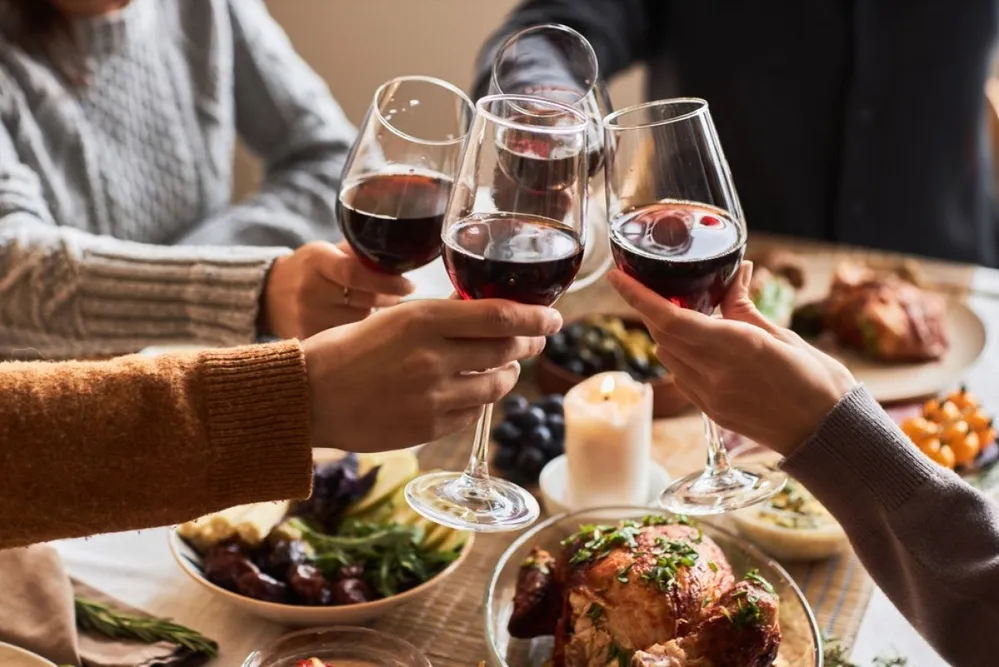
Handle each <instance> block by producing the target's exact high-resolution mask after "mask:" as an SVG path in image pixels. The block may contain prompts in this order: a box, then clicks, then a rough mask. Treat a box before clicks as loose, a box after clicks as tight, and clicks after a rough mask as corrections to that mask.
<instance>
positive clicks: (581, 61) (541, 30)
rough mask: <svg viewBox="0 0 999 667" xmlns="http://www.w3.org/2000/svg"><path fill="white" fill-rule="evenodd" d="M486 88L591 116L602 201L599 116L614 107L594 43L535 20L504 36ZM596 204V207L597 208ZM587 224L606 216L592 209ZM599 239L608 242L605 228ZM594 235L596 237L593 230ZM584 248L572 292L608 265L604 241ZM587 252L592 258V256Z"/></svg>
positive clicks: (593, 192) (595, 193)
mask: <svg viewBox="0 0 999 667" xmlns="http://www.w3.org/2000/svg"><path fill="white" fill-rule="evenodd" d="M489 92H490V93H492V94H506V95H531V96H534V97H541V98H544V99H549V100H554V101H556V102H562V103H563V104H568V105H569V106H572V107H575V108H576V109H578V110H579V111H582V112H583V113H584V114H586V116H587V117H588V118H589V120H590V135H589V151H590V156H589V164H588V168H589V177H590V180H589V196H590V202H591V204H595V205H599V206H602V205H603V198H604V195H603V189H604V170H603V168H602V167H603V165H604V155H603V147H604V140H603V124H602V121H603V118H604V116H606V115H607V114H609V113H610V112H611V111H612V106H611V100H610V94H609V93H608V92H607V84H606V83H605V82H604V80H603V78H602V77H601V76H600V66H599V63H598V62H597V54H596V52H595V51H594V50H593V46H592V45H591V44H590V42H589V41H587V39H586V38H585V37H583V35H581V34H580V33H579V32H577V31H575V30H573V29H572V28H570V27H568V26H565V25H560V24H557V23H546V24H541V25H534V26H530V27H527V28H524V29H522V30H519V31H517V32H515V33H513V34H512V35H510V36H509V37H507V39H506V40H504V41H503V43H502V44H500V46H499V48H498V49H497V50H496V53H495V55H494V56H493V65H492V73H491V77H490V81H489ZM599 206H598V207H599ZM593 213H594V215H593V218H592V219H591V220H590V221H589V222H590V224H591V225H593V226H597V227H602V225H603V224H605V222H606V217H605V216H604V215H602V212H600V211H594V212H593ZM593 231H597V232H599V233H600V234H599V238H595V239H594V240H599V241H600V242H602V243H605V241H606V234H605V233H604V232H603V229H596V230H593ZM594 237H597V235H596V234H594ZM600 250H601V251H602V252H598V249H597V248H596V246H595V245H594V244H592V243H591V244H590V245H589V246H588V247H587V249H586V256H585V257H584V265H583V269H582V271H581V272H580V275H579V277H578V279H577V280H576V282H575V283H574V285H573V291H575V290H577V289H583V288H584V287H587V286H589V285H591V284H593V283H594V282H596V281H597V280H599V279H600V278H601V277H602V276H603V274H604V273H606V272H607V269H608V268H610V265H611V256H610V253H609V252H607V251H606V246H604V245H602V246H601V248H600ZM591 251H592V252H593V257H592V258H591V256H590V255H591Z"/></svg>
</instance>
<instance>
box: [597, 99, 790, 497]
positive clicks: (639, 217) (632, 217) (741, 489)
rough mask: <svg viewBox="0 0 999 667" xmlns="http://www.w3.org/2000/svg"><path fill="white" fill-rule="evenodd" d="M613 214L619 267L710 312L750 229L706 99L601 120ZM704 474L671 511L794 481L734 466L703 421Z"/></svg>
mask: <svg viewBox="0 0 999 667" xmlns="http://www.w3.org/2000/svg"><path fill="white" fill-rule="evenodd" d="M604 141H605V153H606V155H607V190H606V192H607V211H608V214H609V217H610V221H611V222H610V238H611V251H612V253H613V255H614V261H615V263H616V264H617V266H618V268H619V269H621V270H622V271H624V272H625V273H627V274H628V275H630V276H631V277H632V278H635V279H636V280H638V281H639V282H641V283H642V284H643V285H645V286H646V287H648V288H649V289H651V290H653V291H654V292H656V293H657V294H659V295H660V296H663V297H665V298H666V299H669V300H670V301H672V302H673V303H674V304H676V305H678V306H680V307H682V308H689V309H691V310H696V311H698V312H701V313H704V314H705V315H710V314H711V313H712V312H713V311H714V309H715V307H716V306H717V305H718V304H719V303H720V302H721V300H722V298H723V297H724V296H725V292H726V291H727V289H728V286H729V283H730V282H731V280H732V278H733V277H734V276H735V274H736V273H737V271H738V269H739V265H740V263H741V262H742V257H743V254H744V252H745V248H746V236H747V234H746V226H745V222H744V219H743V215H742V209H741V207H740V205H739V200H738V197H737V195H736V192H735V186H734V184H733V182H732V176H731V174H730V173H729V169H728V164H727V163H726V161H725V158H724V156H723V154H722V150H721V143H720V142H719V141H718V135H717V133H716V132H715V127H714V123H713V122H712V120H711V115H710V113H709V112H708V105H707V103H706V102H705V101H704V100H698V99H675V100H665V101H659V102H649V103H647V104H642V105H639V106H635V107H631V108H628V109H622V110H621V111H618V112H615V113H612V114H610V115H609V116H607V118H606V119H604ZM704 432H705V437H706V439H707V441H708V457H707V466H706V468H705V469H704V470H703V471H701V472H698V473H694V474H692V475H688V476H686V477H683V478H682V479H679V480H677V481H676V482H674V483H673V484H672V485H671V486H669V487H668V488H667V489H666V490H665V491H664V492H663V494H662V496H661V499H660V500H661V502H662V505H663V507H665V508H666V509H668V510H670V511H673V512H677V513H683V514H694V515H697V514H717V513H721V512H727V511H729V510H734V509H738V508H740V507H745V506H747V505H752V504H754V503H758V502H760V501H762V500H765V499H766V498H769V497H770V496H772V495H774V494H775V493H777V492H778V491H780V489H781V488H783V486H784V484H785V483H786V481H787V477H786V476H785V475H784V473H782V472H779V471H777V470H775V469H772V468H769V467H766V466H763V465H745V466H741V467H734V466H733V465H732V464H731V463H730V462H729V460H728V454H727V453H726V451H725V445H724V443H723V442H722V439H721V435H720V433H719V430H718V426H717V425H716V424H715V423H714V422H713V421H711V420H710V419H709V418H708V417H707V416H705V417H704Z"/></svg>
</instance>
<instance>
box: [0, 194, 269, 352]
mask: <svg viewBox="0 0 999 667" xmlns="http://www.w3.org/2000/svg"><path fill="white" fill-rule="evenodd" d="M0 208H2V209H3V210H0V276H2V277H0V354H4V355H13V354H16V353H18V351H19V350H22V349H25V348H27V349H30V350H33V351H35V353H36V354H41V355H42V356H43V357H51V358H65V357H72V356H108V355H114V354H122V353H128V352H134V351H136V350H139V349H141V348H143V347H146V346H149V345H155V344H161V343H164V342H173V343H176V342H201V343H208V344H216V345H235V344H242V343H248V342H252V340H253V339H254V337H255V335H256V330H255V324H256V318H257V310H258V303H259V300H260V292H261V290H262V288H263V285H264V280H265V276H266V274H267V271H268V269H269V267H270V265H271V262H272V261H273V259H274V258H275V257H277V256H279V255H280V254H283V253H284V252H286V251H284V250H282V249H274V248H270V249H267V248H225V249H220V248H203V247H202V248H196V247H187V248H182V247H164V246H152V245H145V244H139V243H131V242H127V241H121V240H118V239H113V238H110V237H105V236H95V235H92V234H87V233H84V232H80V231H78V230H74V229H70V228H65V227H57V226H55V225H48V224H45V223H44V222H43V221H42V220H40V219H39V218H37V217H35V216H33V215H31V214H30V213H28V212H27V211H19V210H13V209H12V207H9V206H8V207H6V208H3V207H0Z"/></svg>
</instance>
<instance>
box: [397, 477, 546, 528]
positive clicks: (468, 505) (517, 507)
mask: <svg viewBox="0 0 999 667" xmlns="http://www.w3.org/2000/svg"><path fill="white" fill-rule="evenodd" d="M405 494H406V502H407V503H409V506H410V507H412V508H413V510H414V511H415V512H416V513H417V514H419V515H420V516H422V517H424V518H426V519H429V520H430V521H433V522H434V523H439V524H441V525H444V526H447V527H449V528H456V529H458V530H471V531H475V532H478V533H499V532H505V531H513V530H520V529H521V528H526V527H527V526H529V525H531V524H532V523H534V522H535V521H536V520H537V518H538V516H540V514H541V508H540V507H539V506H538V501H537V500H536V499H535V498H534V496H532V495H531V494H530V493H528V492H527V491H525V490H524V489H522V488H520V487H519V486H517V485H516V484H513V483H511V482H508V481H506V480H502V479H496V478H489V479H476V478H474V477H471V476H469V475H466V474H464V473H460V472H437V473H431V474H429V475H422V476H420V477H417V478H416V479H414V480H413V481H412V482H410V483H409V484H407V485H406V490H405Z"/></svg>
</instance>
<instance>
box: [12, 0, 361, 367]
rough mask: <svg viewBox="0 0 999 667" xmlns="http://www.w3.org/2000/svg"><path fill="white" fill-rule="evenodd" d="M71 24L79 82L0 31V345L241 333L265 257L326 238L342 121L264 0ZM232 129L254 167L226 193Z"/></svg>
mask: <svg viewBox="0 0 999 667" xmlns="http://www.w3.org/2000/svg"><path fill="white" fill-rule="evenodd" d="M7 27H8V29H9V28H11V26H10V25H8V26H7ZM73 28H74V30H75V31H76V33H77V34H76V37H77V39H78V41H79V45H80V48H81V49H82V53H83V54H84V55H85V57H86V59H87V60H86V64H87V69H88V71H89V73H90V77H89V81H88V82H87V84H86V85H84V86H76V87H74V86H72V85H70V84H67V83H66V82H65V81H64V80H63V79H61V78H60V76H59V75H58V74H57V73H56V70H55V68H53V67H52V66H51V65H50V64H49V63H47V62H45V61H42V60H40V59H37V58H34V57H32V56H31V55H29V54H27V53H25V52H24V51H22V50H21V49H19V48H17V47H15V46H14V45H13V44H12V43H11V41H9V40H7V41H5V40H4V38H3V37H0V354H8V355H9V354H14V353H17V352H18V351H19V350H22V349H23V348H28V349H33V350H37V351H39V352H40V353H41V354H42V355H44V356H72V355H82V354H88V355H89V354H117V353H125V352H130V351H135V350H137V349H139V348H141V347H144V346H146V345H149V344H155V343H163V342H166V341H174V342H184V341H203V342H207V343H215V344H236V343H242V342H247V341H250V340H252V339H253V337H254V333H255V331H254V328H255V327H254V325H255V321H256V318H257V307H258V300H259V296H260V292H261V290H262V286H263V283H264V280H265V278H266V273H267V270H268V268H269V266H270V263H271V262H272V261H273V259H274V258H275V257H276V256H278V255H280V254H282V253H284V252H287V248H293V247H295V246H297V245H300V244H302V243H304V242H306V241H308V240H313V239H316V238H325V239H334V238H336V236H337V231H336V224H335V218H334V212H333V211H334V208H333V206H334V203H335V199H336V187H337V182H338V179H339V176H340V172H341V169H342V167H343V163H344V160H345V156H346V153H347V150H348V149H349V146H350V143H351V141H352V139H353V136H354V129H353V127H352V126H351V125H350V123H349V122H348V121H347V120H346V118H345V117H344V115H343V113H342V111H341V110H340V108H339V107H338V105H337V104H336V102H335V101H334V100H333V99H332V97H331V96H330V94H329V91H328V89H327V87H326V85H325V84H324V83H323V81H322V80H321V79H320V78H319V77H318V76H317V75H316V74H315V73H314V72H313V71H311V70H310V69H309V67H308V66H307V65H306V64H305V63H304V62H303V61H302V60H301V59H300V58H299V57H298V56H297V55H296V54H295V52H294V50H293V49H292V46H291V44H290V43H289V42H288V40H287V38H286V36H285V35H284V33H283V32H282V31H281V28H280V27H279V26H278V25H277V24H276V22H275V21H274V20H273V19H272V18H271V17H270V15H269V14H268V12H267V9H266V7H265V6H264V4H263V2H262V0H133V1H132V2H131V4H129V5H128V6H126V7H125V8H124V9H123V10H121V11H120V12H117V13H114V14H111V15H107V16H103V17H99V18H95V19H87V20H79V21H76V22H75V23H74V25H73ZM237 132H238V134H239V136H240V137H241V138H242V139H243V140H244V141H245V142H246V143H247V144H248V145H249V147H250V148H251V149H252V150H253V151H255V152H256V153H257V154H258V155H259V156H260V157H261V158H262V159H263V161H264V162H265V164H266V178H265V180H264V183H263V184H262V186H261V188H260V190H259V192H258V193H257V194H256V195H255V196H253V197H251V198H250V199H248V200H246V201H244V202H241V203H239V204H237V205H235V206H231V205H230V195H231V192H230V184H231V180H232V166H231V164H232V154H233V148H234V145H235V140H236V135H237ZM254 246H258V247H254ZM260 246H262V247H260Z"/></svg>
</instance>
